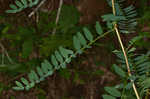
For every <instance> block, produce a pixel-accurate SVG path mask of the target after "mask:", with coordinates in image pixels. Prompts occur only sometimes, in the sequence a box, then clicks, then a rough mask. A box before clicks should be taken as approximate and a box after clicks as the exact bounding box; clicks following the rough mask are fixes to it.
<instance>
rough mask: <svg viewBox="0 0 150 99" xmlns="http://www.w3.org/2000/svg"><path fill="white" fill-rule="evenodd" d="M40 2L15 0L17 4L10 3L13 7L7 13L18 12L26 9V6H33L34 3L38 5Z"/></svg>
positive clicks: (35, 0) (37, 0)
mask: <svg viewBox="0 0 150 99" xmlns="http://www.w3.org/2000/svg"><path fill="white" fill-rule="evenodd" d="M38 2H39V0H34V1H33V0H21V1H18V0H16V1H15V4H10V5H9V7H10V8H11V9H10V10H7V11H6V13H17V12H20V11H22V10H24V9H25V8H28V7H33V6H34V5H37V4H38Z"/></svg>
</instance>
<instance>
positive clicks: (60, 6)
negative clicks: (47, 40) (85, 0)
mask: <svg viewBox="0 0 150 99" xmlns="http://www.w3.org/2000/svg"><path fill="white" fill-rule="evenodd" d="M62 5H63V0H60V3H59V8H58V12H57V17H56V27H55V28H54V29H53V31H52V34H55V33H56V30H57V29H56V28H57V24H58V21H59V17H60V13H61V9H62Z"/></svg>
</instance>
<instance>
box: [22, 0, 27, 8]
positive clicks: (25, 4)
mask: <svg viewBox="0 0 150 99" xmlns="http://www.w3.org/2000/svg"><path fill="white" fill-rule="evenodd" d="M21 2H22V4H23V5H24V8H26V7H27V0H21Z"/></svg>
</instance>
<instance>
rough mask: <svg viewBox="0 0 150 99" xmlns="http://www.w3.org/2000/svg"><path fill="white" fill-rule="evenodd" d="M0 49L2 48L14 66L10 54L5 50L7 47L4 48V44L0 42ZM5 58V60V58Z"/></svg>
mask: <svg viewBox="0 0 150 99" xmlns="http://www.w3.org/2000/svg"><path fill="white" fill-rule="evenodd" d="M0 47H1V48H2V51H3V52H4V53H5V55H6V56H7V58H8V60H9V62H10V63H12V64H13V61H12V59H11V58H10V56H9V54H8V52H7V50H6V49H5V47H4V46H3V44H2V43H1V42H0ZM3 58H4V56H3Z"/></svg>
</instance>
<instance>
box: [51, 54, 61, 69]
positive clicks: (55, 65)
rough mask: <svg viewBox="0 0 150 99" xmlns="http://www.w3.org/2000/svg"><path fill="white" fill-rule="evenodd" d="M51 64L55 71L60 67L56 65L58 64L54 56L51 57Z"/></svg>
mask: <svg viewBox="0 0 150 99" xmlns="http://www.w3.org/2000/svg"><path fill="white" fill-rule="evenodd" d="M51 62H52V64H53V65H54V68H55V69H56V70H57V69H59V68H60V66H59V65H58V62H57V60H56V57H55V56H54V55H51Z"/></svg>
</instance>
